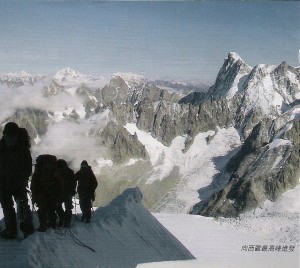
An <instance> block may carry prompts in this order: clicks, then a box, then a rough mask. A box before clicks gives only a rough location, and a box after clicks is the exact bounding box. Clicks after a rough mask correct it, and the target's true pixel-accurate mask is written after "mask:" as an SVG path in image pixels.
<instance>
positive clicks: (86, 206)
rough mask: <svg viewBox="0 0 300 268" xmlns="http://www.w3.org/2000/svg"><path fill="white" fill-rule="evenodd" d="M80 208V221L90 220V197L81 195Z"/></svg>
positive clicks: (87, 221)
mask: <svg viewBox="0 0 300 268" xmlns="http://www.w3.org/2000/svg"><path fill="white" fill-rule="evenodd" d="M80 208H81V210H82V218H81V220H82V221H85V222H86V223H89V222H90V220H91V208H92V205H91V198H90V197H87V196H85V197H83V198H82V200H81V207H80Z"/></svg>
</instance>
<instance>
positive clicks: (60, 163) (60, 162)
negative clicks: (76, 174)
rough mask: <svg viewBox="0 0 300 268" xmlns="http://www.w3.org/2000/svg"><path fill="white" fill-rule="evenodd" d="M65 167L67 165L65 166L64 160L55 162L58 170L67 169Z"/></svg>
mask: <svg viewBox="0 0 300 268" xmlns="http://www.w3.org/2000/svg"><path fill="white" fill-rule="evenodd" d="M67 166H68V164H67V162H66V160H64V159H58V160H57V167H58V168H62V167H67Z"/></svg>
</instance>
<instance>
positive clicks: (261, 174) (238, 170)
mask: <svg viewBox="0 0 300 268" xmlns="http://www.w3.org/2000/svg"><path fill="white" fill-rule="evenodd" d="M299 81H300V69H299V68H295V67H292V66H289V65H288V64H287V63H286V62H283V63H281V64H279V65H278V66H269V65H264V64H260V65H257V66H255V67H250V66H248V65H247V64H246V63H245V62H244V61H243V60H242V58H241V57H240V56H239V55H237V54H236V53H233V52H231V53H229V54H228V57H227V58H226V59H225V60H224V64H223V66H222V67H221V69H220V71H219V73H218V75H217V78H216V81H215V83H214V84H213V85H211V86H210V85H206V84H199V85H193V84H188V83H176V82H175V83H174V82H168V81H150V80H149V79H146V78H145V77H143V76H141V75H136V74H128V73H127V74H126V73H125V74H124V73H119V74H115V75H111V76H102V77H100V76H99V77H95V76H90V75H83V74H80V73H78V72H76V71H75V70H73V69H71V68H66V69H63V70H60V71H58V72H57V73H56V74H55V75H54V76H53V77H49V76H42V75H41V76H40V75H36V76H33V75H29V74H27V73H26V72H21V73H19V74H3V75H1V76H0V87H1V90H0V97H1V99H2V100H5V102H4V103H3V106H2V110H1V114H2V115H1V117H0V121H1V127H2V128H3V125H4V123H5V122H7V121H10V120H13V121H15V122H17V123H19V124H20V125H21V126H23V127H26V128H27V129H28V130H29V132H30V135H31V137H32V142H33V147H32V153H33V155H34V156H37V155H38V154H41V153H46V152H47V153H53V154H56V155H57V156H58V157H63V158H65V159H66V160H67V161H68V162H69V163H70V166H71V167H73V168H74V169H75V170H76V169H78V168H79V163H80V161H81V160H82V159H86V160H88V161H89V163H90V164H91V165H92V167H93V169H94V171H95V172H96V173H97V177H98V181H99V190H98V193H97V198H96V202H97V204H98V205H102V204H107V202H109V201H110V200H112V199H113V198H114V197H116V196H117V195H119V194H120V193H121V192H122V191H123V190H124V189H126V188H128V187H134V186H139V188H140V189H141V191H142V192H143V195H144V203H145V205H146V206H147V207H148V208H150V209H151V210H152V211H160V212H163V211H165V212H185V213H188V212H190V213H195V214H202V215H207V216H238V215H239V214H240V213H243V212H245V211H247V210H251V209H254V208H256V207H258V206H260V205H261V204H262V203H263V202H264V201H265V200H271V201H274V200H276V199H277V198H278V197H279V196H280V195H281V194H282V193H283V192H285V191H287V190H288V189H291V188H294V187H295V186H296V185H297V184H298V183H299V177H300V175H299V150H300V82H299Z"/></svg>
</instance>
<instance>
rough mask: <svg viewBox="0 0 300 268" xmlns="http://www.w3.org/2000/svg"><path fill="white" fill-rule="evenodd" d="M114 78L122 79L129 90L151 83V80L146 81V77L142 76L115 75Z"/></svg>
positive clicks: (131, 74) (130, 74)
mask: <svg viewBox="0 0 300 268" xmlns="http://www.w3.org/2000/svg"><path fill="white" fill-rule="evenodd" d="M113 76H114V77H120V78H122V79H123V80H124V81H125V83H126V84H127V86H128V88H135V87H136V86H137V85H142V84H145V83H148V82H149V80H148V79H146V77H145V76H143V75H142V74H135V73H115V74H113Z"/></svg>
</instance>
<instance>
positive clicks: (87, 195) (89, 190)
mask: <svg viewBox="0 0 300 268" xmlns="http://www.w3.org/2000/svg"><path fill="white" fill-rule="evenodd" d="M75 177H76V180H77V181H78V186H77V192H78V195H79V205H80V209H81V211H82V216H81V221H84V222H86V223H89V222H90V220H91V209H92V201H93V200H95V190H96V188H97V186H98V182H97V179H96V177H95V175H94V172H93V171H92V168H91V167H90V166H89V165H88V162H87V161H86V160H83V161H82V162H81V167H80V170H79V171H78V172H76V174H75Z"/></svg>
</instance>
